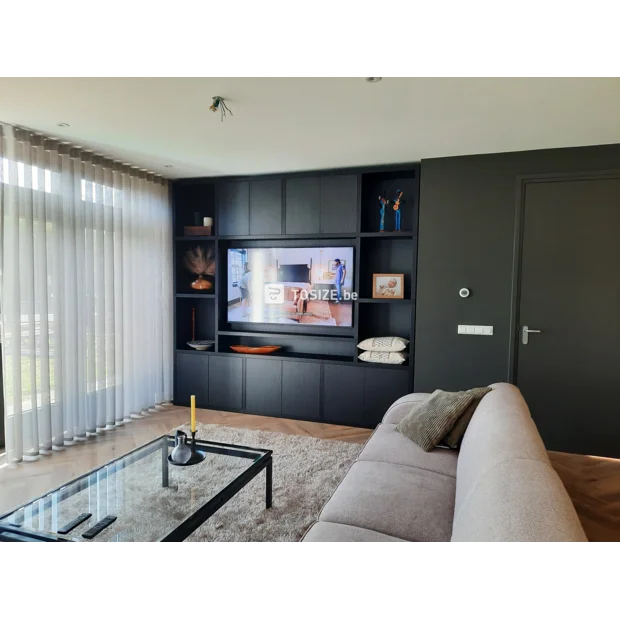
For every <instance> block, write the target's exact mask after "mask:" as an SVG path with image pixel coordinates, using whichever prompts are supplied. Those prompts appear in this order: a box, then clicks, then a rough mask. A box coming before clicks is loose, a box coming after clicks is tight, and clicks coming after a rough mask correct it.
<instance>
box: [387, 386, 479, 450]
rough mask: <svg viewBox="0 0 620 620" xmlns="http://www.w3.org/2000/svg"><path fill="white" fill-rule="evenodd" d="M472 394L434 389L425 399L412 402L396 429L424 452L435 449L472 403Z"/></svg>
mask: <svg viewBox="0 0 620 620" xmlns="http://www.w3.org/2000/svg"><path fill="white" fill-rule="evenodd" d="M474 398H475V396H474V393H473V391H469V392H444V391H443V390H435V391H434V392H433V393H432V394H431V396H430V398H428V400H425V401H422V402H419V403H414V404H413V405H412V406H411V411H410V412H409V413H408V414H407V415H406V416H405V417H404V418H403V419H402V420H401V421H400V422H399V423H398V426H397V427H396V430H397V431H399V432H401V433H402V434H403V435H405V437H409V439H411V441H415V443H417V444H418V445H419V446H420V447H421V448H422V449H423V450H424V451H425V452H430V451H431V450H433V449H434V448H436V447H437V445H438V444H439V442H440V441H441V440H442V439H443V438H444V437H445V436H446V435H447V434H448V433H449V432H450V429H451V428H452V427H453V426H454V423H455V422H456V421H457V420H458V419H459V417H460V416H461V415H463V413H465V411H466V410H467V407H469V405H470V403H471V402H472V401H473V400H474Z"/></svg>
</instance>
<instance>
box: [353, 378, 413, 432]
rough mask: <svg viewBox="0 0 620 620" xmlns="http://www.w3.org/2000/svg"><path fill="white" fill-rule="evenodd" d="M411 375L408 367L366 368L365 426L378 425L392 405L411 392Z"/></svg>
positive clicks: (372, 426)
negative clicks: (400, 368)
mask: <svg viewBox="0 0 620 620" xmlns="http://www.w3.org/2000/svg"><path fill="white" fill-rule="evenodd" d="M409 375H410V372H409V370H408V369H407V370H405V369H403V370H395V369H389V370H388V369H386V370H384V369H382V368H365V369H364V426H366V427H368V428H374V427H375V426H377V424H379V422H381V420H382V419H383V416H384V415H385V412H386V411H387V410H388V409H389V407H390V405H391V404H392V403H393V402H394V401H395V400H396V399H398V398H400V397H401V396H404V395H405V394H409V392H411V389H410V385H409Z"/></svg>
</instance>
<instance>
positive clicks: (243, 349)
mask: <svg viewBox="0 0 620 620" xmlns="http://www.w3.org/2000/svg"><path fill="white" fill-rule="evenodd" d="M230 348H231V349H232V350H233V351H236V352H237V353H252V354H253V355H264V354H265V353H273V352H274V351H277V350H278V349H281V348H282V347H278V346H274V345H271V346H265V347H247V346H245V345H243V344H236V345H231V347H230Z"/></svg>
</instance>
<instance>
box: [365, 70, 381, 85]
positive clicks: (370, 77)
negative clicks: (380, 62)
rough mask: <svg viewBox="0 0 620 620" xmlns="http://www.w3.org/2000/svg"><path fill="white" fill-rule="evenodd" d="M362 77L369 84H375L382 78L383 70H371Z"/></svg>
mask: <svg viewBox="0 0 620 620" xmlns="http://www.w3.org/2000/svg"><path fill="white" fill-rule="evenodd" d="M364 79H365V80H366V81H367V82H370V83H371V84H376V83H377V82H380V81H381V80H382V79H383V72H382V73H379V72H377V71H371V72H369V73H367V74H366V77H365V78H364Z"/></svg>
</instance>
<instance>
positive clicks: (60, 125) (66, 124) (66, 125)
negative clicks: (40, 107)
mask: <svg viewBox="0 0 620 620" xmlns="http://www.w3.org/2000/svg"><path fill="white" fill-rule="evenodd" d="M56 124H57V125H58V127H70V126H71V125H69V123H56Z"/></svg>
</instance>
